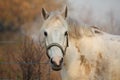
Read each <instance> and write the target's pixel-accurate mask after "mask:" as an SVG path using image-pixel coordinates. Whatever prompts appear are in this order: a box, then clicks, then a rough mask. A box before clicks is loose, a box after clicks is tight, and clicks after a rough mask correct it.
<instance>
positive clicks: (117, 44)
mask: <svg viewBox="0 0 120 80" xmlns="http://www.w3.org/2000/svg"><path fill="white" fill-rule="evenodd" d="M42 16H43V18H44V22H43V25H42V28H41V37H42V38H41V39H43V41H45V46H46V51H47V56H48V57H49V59H50V63H51V67H52V69H53V70H56V71H59V70H60V71H61V77H62V80H120V36H117V35H111V34H108V33H105V32H103V31H101V30H99V29H98V28H96V27H85V26H80V27H78V26H77V24H75V23H74V22H73V21H70V20H69V19H68V20H66V17H67V8H66V9H65V11H64V12H59V11H55V12H51V13H47V11H46V10H45V9H44V8H43V9H42ZM72 23H73V24H72Z"/></svg>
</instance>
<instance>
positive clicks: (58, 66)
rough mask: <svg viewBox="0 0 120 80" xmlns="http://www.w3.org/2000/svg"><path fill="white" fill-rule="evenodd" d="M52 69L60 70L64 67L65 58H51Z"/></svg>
mask: <svg viewBox="0 0 120 80" xmlns="http://www.w3.org/2000/svg"><path fill="white" fill-rule="evenodd" d="M50 62H51V66H52V69H53V70H55V71H59V70H61V69H62V64H63V58H61V59H59V60H58V61H55V60H54V59H53V58H52V59H51V60H50Z"/></svg>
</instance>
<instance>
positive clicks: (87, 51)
mask: <svg viewBox="0 0 120 80" xmlns="http://www.w3.org/2000/svg"><path fill="white" fill-rule="evenodd" d="M69 42H70V43H69V47H68V49H67V52H66V56H65V58H64V60H65V61H64V66H63V69H62V71H61V75H62V80H120V50H119V48H120V37H119V36H115V35H110V34H107V33H103V34H102V35H95V36H94V37H82V38H81V39H79V40H75V39H72V38H71V40H69ZM81 58H82V59H81Z"/></svg>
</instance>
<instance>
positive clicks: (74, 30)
mask: <svg viewBox="0 0 120 80" xmlns="http://www.w3.org/2000/svg"><path fill="white" fill-rule="evenodd" d="M67 22H68V27H69V28H68V29H69V36H70V37H72V38H74V39H79V38H81V37H82V36H87V37H92V36H94V35H95V34H102V31H101V30H100V29H99V28H98V27H96V26H87V25H85V24H80V23H79V22H78V21H76V20H73V19H71V18H68V19H67Z"/></svg>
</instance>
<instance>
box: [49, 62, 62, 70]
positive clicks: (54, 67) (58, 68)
mask: <svg viewBox="0 0 120 80" xmlns="http://www.w3.org/2000/svg"><path fill="white" fill-rule="evenodd" d="M51 67H52V70H54V71H60V70H61V69H62V65H60V66H55V65H53V64H51Z"/></svg>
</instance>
